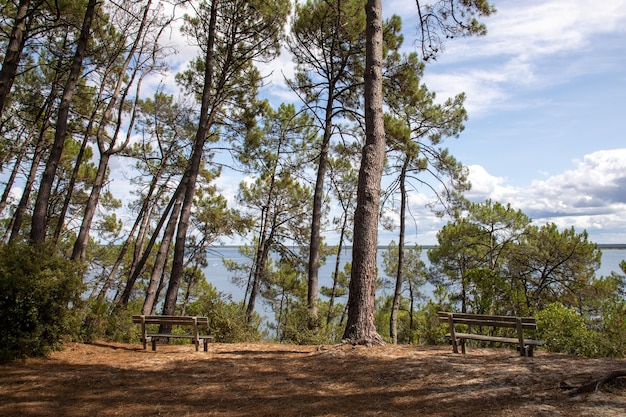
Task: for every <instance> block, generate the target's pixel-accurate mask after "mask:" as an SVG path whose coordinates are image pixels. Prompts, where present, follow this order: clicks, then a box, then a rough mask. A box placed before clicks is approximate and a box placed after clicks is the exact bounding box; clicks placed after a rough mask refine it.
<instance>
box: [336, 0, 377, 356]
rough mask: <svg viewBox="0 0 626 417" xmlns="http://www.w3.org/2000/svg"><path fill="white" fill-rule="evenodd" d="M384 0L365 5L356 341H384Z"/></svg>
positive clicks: (351, 331) (348, 336)
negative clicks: (380, 272) (380, 327)
mask: <svg viewBox="0 0 626 417" xmlns="http://www.w3.org/2000/svg"><path fill="white" fill-rule="evenodd" d="M382 9H383V8H382V0H368V2H367V6H366V13H367V28H366V46H365V48H366V58H365V146H364V148H363V158H362V160H361V169H360V170H359V186H358V191H357V207H356V212H355V216H354V225H355V226H354V244H353V250H352V276H351V280H350V295H349V298H348V320H347V322H346V329H345V332H344V335H343V339H344V341H345V342H347V343H352V344H365V345H370V344H384V342H383V340H382V338H381V337H380V336H379V335H378V333H377V332H376V324H375V321H374V307H375V297H376V274H377V271H376V250H377V245H378V211H379V204H380V180H381V177H382V171H383V164H384V161H385V128H384V121H383V94H382V92H383V78H382V65H383V18H382Z"/></svg>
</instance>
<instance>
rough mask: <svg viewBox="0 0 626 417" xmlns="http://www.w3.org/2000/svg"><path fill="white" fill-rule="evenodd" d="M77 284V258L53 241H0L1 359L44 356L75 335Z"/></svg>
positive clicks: (79, 280) (79, 281) (79, 277)
mask: <svg viewBox="0 0 626 417" xmlns="http://www.w3.org/2000/svg"><path fill="white" fill-rule="evenodd" d="M82 290H83V286H82V271H81V266H80V264H78V263H76V262H72V261H70V260H68V259H65V258H64V257H63V256H61V255H60V254H59V253H57V252H56V250H55V249H54V247H52V246H39V247H33V246H29V245H26V244H23V243H20V244H10V245H5V246H2V247H0V317H2V320H1V321H0V361H8V360H13V359H17V358H25V357H31V356H43V355H46V354H48V353H49V352H51V351H53V350H56V349H59V348H60V346H61V340H62V338H64V337H74V336H75V335H76V334H77V332H78V326H79V323H80V321H79V320H77V319H76V317H75V315H74V309H73V307H75V306H77V305H78V304H79V303H80V296H81V293H82Z"/></svg>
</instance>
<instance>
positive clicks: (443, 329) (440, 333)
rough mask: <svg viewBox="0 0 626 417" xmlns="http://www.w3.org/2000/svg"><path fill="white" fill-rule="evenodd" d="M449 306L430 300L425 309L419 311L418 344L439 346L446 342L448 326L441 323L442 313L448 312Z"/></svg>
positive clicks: (417, 319) (417, 320) (417, 318)
mask: <svg viewBox="0 0 626 417" xmlns="http://www.w3.org/2000/svg"><path fill="white" fill-rule="evenodd" d="M448 310H449V308H447V306H445V305H442V304H439V303H435V302H433V301H432V300H429V301H428V302H427V303H426V305H425V306H424V307H422V308H421V309H419V310H418V312H417V317H416V322H417V328H418V330H419V332H418V343H419V344H424V345H438V344H441V343H443V342H445V334H446V333H448V330H449V329H448V325H447V324H445V323H443V324H442V323H441V322H440V321H439V316H438V315H437V313H438V312H440V311H448Z"/></svg>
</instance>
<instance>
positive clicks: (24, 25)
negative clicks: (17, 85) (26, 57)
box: [0, 0, 42, 117]
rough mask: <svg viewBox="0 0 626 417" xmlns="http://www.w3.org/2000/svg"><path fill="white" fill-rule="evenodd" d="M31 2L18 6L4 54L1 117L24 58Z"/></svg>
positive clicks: (22, 1) (23, 1)
mask: <svg viewBox="0 0 626 417" xmlns="http://www.w3.org/2000/svg"><path fill="white" fill-rule="evenodd" d="M30 3H31V2H30V0H20V2H19V3H18V5H17V13H16V14H15V19H14V23H13V28H12V29H11V35H9V42H8V44H7V49H6V52H5V54H4V61H3V62H2V69H0V117H2V114H3V113H4V107H5V105H6V99H7V96H8V95H9V93H10V92H11V87H12V86H13V80H14V79H15V74H17V67H18V65H19V63H20V59H21V57H22V50H23V49H24V42H25V40H26V37H27V35H28V19H29V18H30V15H32V11H30V13H29V10H28V9H29V7H30ZM41 3H42V2H40V1H38V2H37V3H36V4H35V6H34V9H36V8H38V7H39V6H40V5H41Z"/></svg>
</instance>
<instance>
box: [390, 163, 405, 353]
mask: <svg viewBox="0 0 626 417" xmlns="http://www.w3.org/2000/svg"><path fill="white" fill-rule="evenodd" d="M409 161H410V158H409V157H408V156H407V157H406V159H405V160H404V164H402V171H401V173H400V236H399V237H398V265H397V270H396V287H395V289H394V292H393V302H392V303H391V314H390V316H389V337H391V340H392V341H393V343H394V344H396V343H398V311H399V310H400V300H401V299H402V281H403V280H404V277H403V276H402V271H403V269H404V231H405V228H406V220H405V218H404V216H405V215H406V171H407V167H408V165H409Z"/></svg>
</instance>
